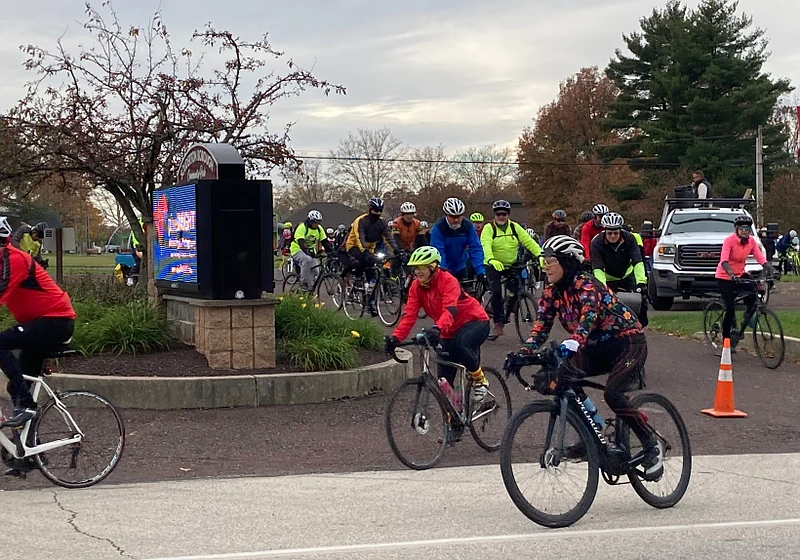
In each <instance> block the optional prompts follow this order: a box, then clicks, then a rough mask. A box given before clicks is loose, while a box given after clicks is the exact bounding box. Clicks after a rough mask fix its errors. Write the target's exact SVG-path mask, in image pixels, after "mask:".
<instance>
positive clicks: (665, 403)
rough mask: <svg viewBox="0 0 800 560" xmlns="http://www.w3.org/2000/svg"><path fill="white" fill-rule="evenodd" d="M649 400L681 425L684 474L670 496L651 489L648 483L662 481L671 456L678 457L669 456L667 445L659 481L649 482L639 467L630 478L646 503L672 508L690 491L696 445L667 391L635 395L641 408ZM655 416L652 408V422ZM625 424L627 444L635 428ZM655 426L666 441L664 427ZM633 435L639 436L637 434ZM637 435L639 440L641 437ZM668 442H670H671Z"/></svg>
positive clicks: (636, 402)
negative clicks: (643, 478)
mask: <svg viewBox="0 0 800 560" xmlns="http://www.w3.org/2000/svg"><path fill="white" fill-rule="evenodd" d="M647 403H654V404H656V405H658V406H660V407H662V408H663V409H664V411H665V412H666V413H667V414H668V415H669V416H670V418H671V420H672V422H673V423H674V425H675V427H676V428H677V432H678V436H679V437H680V440H681V457H682V460H681V474H680V477H679V479H678V484H677V485H676V486H675V489H674V490H673V491H672V492H670V493H669V494H667V495H666V496H657V495H656V494H654V493H653V492H651V491H650V490H649V486H648V485H651V484H659V483H660V482H661V481H663V480H664V478H665V477H666V474H667V472H668V465H669V464H670V463H671V459H674V458H675V456H672V457H668V456H667V454H668V451H669V449H667V450H665V452H664V475H665V476H662V477H661V478H660V479H659V480H658V481H657V482H647V481H645V480H642V478H641V477H640V474H639V473H638V472H637V471H634V472H632V473H629V474H628V480H630V482H631V486H633V490H634V492H636V494H637V495H638V496H639V497H640V498H641V499H642V500H643V501H644V502H645V503H646V504H648V505H650V506H653V507H654V508H658V509H665V508H671V507H672V506H674V505H675V504H677V503H678V502H679V501H680V500H681V498H683V496H684V494H686V490H687V489H688V488H689V481H690V479H691V476H692V447H691V443H690V442H689V432H688V431H687V430H686V424H685V423H684V422H683V418H682V417H681V415H680V413H679V412H678V409H677V408H675V405H673V404H672V402H670V400H669V399H667V397H665V396H664V395H660V394H658V393H639V394H637V395H635V396H634V397H633V398H631V404H632V405H633V406H634V407H636V408H637V409H640V408H643V407H645V406H646V405H647ZM645 413H646V414H647V411H645ZM653 418H655V414H654V412H653V410H652V409H651V410H650V411H649V414H648V422H652V419H653ZM623 426H624V428H623V429H624V430H625V434H623V441H624V442H625V443H626V444H627V443H628V442H629V441H630V437H631V430H630V428H628V427H627V424H623ZM655 429H656V431H657V432H659V438H660V439H661V440H662V442H663V441H665V438H664V437H662V435H663V433H664V430H659V429H658V427H655ZM633 437H634V438H635V437H636V436H633ZM636 439H637V441H638V438H636ZM666 443H667V444H669V442H666ZM670 445H671V444H670ZM670 448H674V446H672V445H671V446H670Z"/></svg>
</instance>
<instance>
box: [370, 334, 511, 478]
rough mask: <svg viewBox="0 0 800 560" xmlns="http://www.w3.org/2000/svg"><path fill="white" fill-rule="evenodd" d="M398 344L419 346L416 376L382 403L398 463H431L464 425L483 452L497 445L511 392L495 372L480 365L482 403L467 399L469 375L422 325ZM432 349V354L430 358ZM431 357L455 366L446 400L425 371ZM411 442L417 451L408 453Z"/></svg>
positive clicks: (458, 438)
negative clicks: (436, 345)
mask: <svg viewBox="0 0 800 560" xmlns="http://www.w3.org/2000/svg"><path fill="white" fill-rule="evenodd" d="M399 346H416V347H419V348H420V358H421V362H420V363H421V370H422V371H421V373H420V376H419V377H416V378H414V379H408V380H406V381H405V382H404V383H403V384H402V385H400V386H399V387H398V388H397V389H396V390H395V391H394V393H393V394H392V396H391V397H390V399H389V403H388V404H387V406H386V416H385V426H386V436H387V438H388V439H389V445H390V447H391V448H392V452H394V454H395V456H396V457H397V458H398V459H399V460H400V462H401V463H403V464H404V465H405V466H407V467H409V468H411V469H415V470H424V469H429V468H431V467H433V466H434V465H435V464H436V463H437V462H439V459H441V457H442V455H443V453H444V450H445V447H446V446H448V445H449V446H450V447H453V446H455V444H456V443H457V442H459V441H461V437H462V435H463V433H464V430H465V429H469V431H470V433H471V434H472V437H473V439H474V440H475V442H476V443H477V444H478V445H479V446H481V447H482V448H483V449H485V450H486V451H489V452H491V451H496V450H497V449H499V448H500V441H501V439H502V435H503V430H504V429H505V425H506V422H507V421H508V418H509V417H510V416H511V396H510V395H509V392H508V386H507V385H506V382H505V380H504V379H503V377H502V376H501V375H500V372H498V371H497V370H496V369H494V368H489V367H487V368H483V373H484V375H486V377H487V379H488V380H489V392H488V393H487V395H486V397H485V398H484V400H483V401H481V402H479V403H473V402H472V400H471V399H470V394H471V389H472V379H471V378H470V377H469V375H467V368H465V367H464V366H463V365H461V364H456V363H454V362H451V361H448V360H447V358H448V357H449V356H448V354H447V353H446V352H442V351H441V350H439V349H438V348H434V347H433V346H432V345H431V344H430V343H429V341H428V339H427V337H426V334H425V329H422V330H421V332H420V333H419V334H417V335H416V336H415V337H414V338H412V339H410V340H409V341H407V342H404V343H401V344H400V345H399ZM432 352H435V354H436V357H435V358H434V359H433V360H431V353H432ZM391 357H392V358H394V359H395V360H396V361H398V362H400V363H401V364H404V363H407V362H408V360H404V359H402V358H399V357H398V356H397V353H396V352H392V354H391ZM431 361H433V363H436V364H444V365H448V366H452V367H455V368H456V378H455V383H454V385H455V387H454V388H453V397H452V400H451V398H448V397H447V395H445V393H444V390H443V389H442V387H441V386H440V385H439V382H438V380H437V377H436V374H435V373H433V372H432V371H431ZM403 428H405V430H403ZM406 432H407V434H406ZM417 446H418V447H420V449H421V452H420V453H419V454H418V455H417V454H415V453H413V451H412V450H413V448H414V447H417ZM406 447H408V448H409V449H406Z"/></svg>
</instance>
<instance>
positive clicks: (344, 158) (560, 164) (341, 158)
mask: <svg viewBox="0 0 800 560" xmlns="http://www.w3.org/2000/svg"><path fill="white" fill-rule="evenodd" d="M297 157H298V158H299V159H320V160H326V161H375V162H385V163H438V164H452V163H463V164H472V165H517V166H519V165H552V166H558V167H570V166H579V167H582V166H603V167H606V166H625V167H627V166H628V165H629V164H628V163H621V162H620V163H603V162H556V161H525V162H520V161H473V160H452V159H415V158H371V157H355V156H353V157H347V156H302V155H298V156H297ZM632 159H633V158H632ZM635 165H637V166H642V167H648V166H651V167H652V166H658V167H678V166H680V164H679V163H659V162H636V163H635Z"/></svg>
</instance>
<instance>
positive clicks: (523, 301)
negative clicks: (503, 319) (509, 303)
mask: <svg viewBox="0 0 800 560" xmlns="http://www.w3.org/2000/svg"><path fill="white" fill-rule="evenodd" d="M537 307H538V305H537V303H536V300H534V299H533V296H531V295H530V294H529V293H528V292H521V293H520V294H518V296H517V302H516V305H515V306H514V327H515V328H516V329H517V336H519V341H520V342H522V343H524V342H525V341H526V340H528V339H529V338H530V336H531V330H532V329H533V324H534V323H535V322H536V314H537Z"/></svg>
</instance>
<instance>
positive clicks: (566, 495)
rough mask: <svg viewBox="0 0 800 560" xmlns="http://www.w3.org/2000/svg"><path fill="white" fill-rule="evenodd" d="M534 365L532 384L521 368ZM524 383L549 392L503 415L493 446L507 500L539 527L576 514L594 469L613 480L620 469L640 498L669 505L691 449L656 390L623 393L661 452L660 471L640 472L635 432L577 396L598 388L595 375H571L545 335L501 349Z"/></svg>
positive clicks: (586, 501) (684, 484) (592, 485)
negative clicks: (527, 350) (534, 342)
mask: <svg viewBox="0 0 800 560" xmlns="http://www.w3.org/2000/svg"><path fill="white" fill-rule="evenodd" d="M531 365H540V366H542V367H541V369H540V370H539V371H538V372H537V373H536V374H535V375H534V377H533V385H531V384H530V383H528V382H527V381H525V380H524V379H523V378H522V375H521V373H520V372H521V370H522V368H524V367H527V366H531ZM503 368H504V369H505V371H506V375H514V376H515V377H516V378H517V380H518V381H519V382H520V383H521V384H522V385H523V387H525V389H526V390H531V389H532V388H533V389H534V390H536V391H537V392H539V393H541V394H542V395H545V396H552V400H536V401H533V402H531V403H529V404H527V405H525V406H524V407H523V408H522V409H520V410H519V411H518V412H517V413H516V414H515V415H514V416H513V418H512V419H511V421H510V422H509V423H508V426H507V428H506V431H505V434H504V435H503V441H502V445H501V448H500V470H501V472H502V475H503V484H505V487H506V490H507V491H508V494H509V496H510V497H511V499H512V501H513V502H514V504H515V505H516V506H517V508H519V510H520V511H521V512H522V513H523V514H525V516H527V517H528V518H529V519H531V520H532V521H534V522H535V523H537V524H539V525H542V526H544V527H551V528H556V527H567V526H569V525H572V524H573V523H575V522H577V521H578V520H580V519H581V518H582V517H583V516H584V515H585V514H586V512H587V511H588V510H589V508H590V507H591V505H592V502H593V501H594V497H595V495H596V493H597V486H598V482H599V480H598V479H599V475H600V474H602V476H603V481H605V482H606V483H607V484H609V485H611V486H614V485H617V484H622V482H620V481H621V479H622V477H623V476H624V477H626V478H627V481H628V482H629V483H630V484H631V486H633V489H634V491H635V492H636V493H637V494H638V495H639V497H640V498H641V499H642V500H644V501H645V502H646V503H647V504H649V505H651V506H653V507H655V508H669V507H672V506H674V505H675V504H677V503H678V502H679V501H680V500H681V498H682V497H683V495H684V494H685V493H686V489H687V488H688V486H689V479H690V477H691V471H692V451H691V446H690V443H689V435H688V433H687V431H686V425H685V424H684V422H683V419H682V418H681V415H680V413H678V410H677V409H676V408H675V406H674V405H673V404H672V403H671V402H670V401H669V400H668V399H667V398H666V397H664V396H663V395H659V394H657V393H639V394H637V395H635V396H634V397H633V398H632V399H631V406H633V407H636V408H637V409H638V410H639V411H641V412H642V414H643V415H644V417H645V420H646V422H647V423H648V425H649V426H650V428H651V429H652V430H653V432H654V434H655V435H656V437H657V438H658V442H659V444H660V445H661V449H662V450H663V452H664V458H663V467H664V470H663V473H660V475H659V473H656V474H655V475H653V474H650V475H648V474H647V473H646V469H645V468H644V467H643V466H642V464H643V462H644V461H645V460H646V459H647V455H646V454H645V450H644V449H643V448H642V443H641V442H640V441H639V438H638V437H636V436H635V435H632V432H631V430H630V428H629V427H628V425H627V424H626V423H625V422H624V421H623V420H622V419H621V418H619V417H616V418H611V419H607V420H605V422H602V419H601V418H599V417H597V416H595V415H594V414H597V413H596V411H594V414H593V413H592V412H590V411H589V409H588V408H587V405H586V404H585V399H586V396H585V393H584V388H586V387H593V388H595V389H601V390H603V389H605V386H604V385H602V384H600V383H594V382H591V381H588V380H587V379H585V378H580V377H575V376H573V375H575V373H576V372H572V371H569V370H568V369H567V368H566V367H565V364H564V362H563V360H562V359H561V358H560V357H559V355H558V346H557V345H556V344H555V343H552V342H551V343H550V344H549V345H546V346H544V347H543V348H541V349H540V350H539V351H538V352H536V353H534V354H532V355H531V356H520V355H519V354H514V353H512V354H509V355H508V357H507V358H506V362H505V364H504V366H503Z"/></svg>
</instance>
